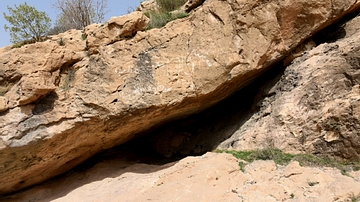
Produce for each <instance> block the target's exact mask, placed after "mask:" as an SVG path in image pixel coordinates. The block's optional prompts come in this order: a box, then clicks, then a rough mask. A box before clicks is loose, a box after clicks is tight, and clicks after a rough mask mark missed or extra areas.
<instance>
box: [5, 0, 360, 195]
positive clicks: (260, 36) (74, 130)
mask: <svg viewBox="0 0 360 202" xmlns="http://www.w3.org/2000/svg"><path fill="white" fill-rule="evenodd" d="M359 6H360V3H359V2H358V1H356V0H345V1H344V0H342V1H334V0H326V1H315V0H314V1H308V0H298V1H295V2H289V1H265V2H264V1H258V0H253V1H242V0H237V1H236V0H228V1H223V0H207V1H205V2H204V3H203V5H201V6H200V7H198V8H197V9H196V10H194V12H192V14H191V15H190V16H189V17H187V18H185V19H181V20H176V21H173V22H170V23H169V24H168V25H167V26H165V27H164V28H161V29H153V30H149V31H146V32H143V31H141V28H142V27H145V25H146V22H147V19H146V17H145V16H144V15H143V14H141V13H140V12H135V13H132V14H130V15H129V16H127V17H126V16H125V17H124V16H121V17H119V18H113V19H112V21H111V23H106V24H104V25H103V26H101V25H90V26H89V27H88V28H86V30H85V33H82V32H81V31H69V32H68V33H67V34H64V35H62V36H61V37H60V38H59V36H54V37H53V39H51V40H48V41H46V42H42V43H36V44H31V45H26V46H24V47H22V48H20V49H13V50H11V51H6V52H2V53H1V54H0V58H1V63H0V73H1V74H0V86H1V87H4V86H5V87H6V88H8V87H9V86H10V87H9V90H7V91H6V92H5V93H4V96H3V97H4V98H2V99H1V102H0V104H1V105H0V110H1V111H2V112H1V114H0V115H1V116H0V134H1V136H0V137H1V139H0V148H1V150H0V156H1V158H0V184H1V185H0V193H1V194H2V193H8V192H12V191H16V190H19V189H21V188H24V187H27V186H30V185H33V184H36V183H39V182H41V181H44V180H46V179H48V178H50V177H53V176H55V175H58V174H60V173H63V172H65V171H67V170H69V169H71V168H72V167H74V166H75V165H77V164H79V163H81V162H83V161H84V160H85V159H87V158H89V157H90V156H92V155H93V154H95V153H97V152H99V151H102V150H105V149H107V148H110V147H113V146H115V145H118V144H121V143H124V142H126V141H128V140H130V139H132V138H133V137H134V136H135V134H137V133H138V132H140V131H144V130H146V129H149V128H151V127H152V126H155V125H157V124H160V123H163V122H165V121H169V120H171V119H174V118H178V117H181V116H184V115H188V114H191V113H194V112H198V111H200V110H202V109H204V108H206V107H208V106H211V105H213V104H214V103H217V102H218V101H219V100H222V99H224V98H225V97H227V96H228V95H229V94H231V93H232V92H234V91H235V90H237V89H239V88H241V87H243V86H244V85H246V84H247V83H248V82H249V81H250V80H252V79H253V78H254V77H256V76H257V75H258V74H259V73H261V72H263V71H264V70H266V69H267V68H268V67H269V66H270V65H272V64H273V63H274V62H276V61H279V60H280V59H281V58H283V57H284V56H286V55H287V54H288V53H289V52H290V51H291V50H292V49H294V48H295V47H296V46H297V45H298V44H300V43H301V42H302V41H304V40H305V39H306V38H308V37H310V36H311V35H312V34H313V33H315V32H316V31H318V30H320V29H321V28H323V27H325V26H327V25H329V24H331V23H332V22H333V21H334V20H336V19H338V18H340V17H341V16H343V15H344V14H346V13H347V12H350V11H353V10H355V9H358V7H359ZM122 23H123V24H122ZM114 33H115V34H114ZM98 35H99V38H101V39H102V40H101V41H99V40H97V39H96V37H97V36H98ZM62 42H64V43H62Z"/></svg>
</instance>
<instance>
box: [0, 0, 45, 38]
mask: <svg viewBox="0 0 360 202" xmlns="http://www.w3.org/2000/svg"><path fill="white" fill-rule="evenodd" d="M7 9H8V11H9V15H6V13H3V15H4V18H5V20H7V21H8V22H9V24H10V25H9V26H8V25H5V26H4V29H5V31H8V32H9V33H10V37H11V39H10V41H11V42H12V43H19V42H22V41H27V40H34V41H35V42H37V41H41V39H42V37H44V36H46V34H47V33H48V31H49V29H50V27H51V20H50V18H49V17H48V15H47V14H46V13H45V12H39V11H37V10H36V9H35V8H34V7H31V6H29V5H27V3H26V2H25V3H24V4H20V5H19V6H16V5H15V8H12V7H10V6H8V7H7Z"/></svg>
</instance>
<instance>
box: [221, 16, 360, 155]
mask: <svg viewBox="0 0 360 202" xmlns="http://www.w3.org/2000/svg"><path fill="white" fill-rule="evenodd" d="M359 24H360V17H357V18H355V19H354V20H352V21H351V22H349V23H347V24H345V25H344V26H343V27H342V28H341V29H342V31H343V32H344V34H345V35H344V36H345V38H343V39H340V40H338V41H336V42H333V43H324V44H321V45H319V46H318V47H316V48H314V49H312V50H311V51H308V52H305V53H304V55H303V56H302V57H300V58H297V59H295V60H294V61H293V64H292V65H290V66H289V67H287V68H286V70H285V72H284V74H283V75H282V76H281V78H280V79H279V81H278V82H276V84H275V85H273V83H274V81H273V82H270V84H271V83H272V84H271V85H268V86H266V87H264V88H263V89H262V90H261V91H260V92H261V93H260V95H259V97H260V98H261V99H259V100H257V103H256V108H258V109H259V110H258V111H257V112H256V113H255V114H253V115H252V117H251V118H250V119H249V120H248V121H246V122H245V123H244V124H243V125H242V126H241V127H239V129H238V130H237V131H236V132H235V133H234V135H233V136H232V137H231V138H230V139H228V140H226V141H225V142H224V143H222V145H221V146H220V147H221V148H232V149H253V148H259V147H266V146H275V147H277V148H280V149H282V150H285V151H291V152H305V153H314V154H321V155H327V156H335V157H341V158H345V159H352V160H359V159H360V132H359V131H360V57H359V55H360V31H359V28H356V29H357V30H356V29H354V27H359ZM356 25H357V26H356ZM337 32H339V30H338V31H337Z"/></svg>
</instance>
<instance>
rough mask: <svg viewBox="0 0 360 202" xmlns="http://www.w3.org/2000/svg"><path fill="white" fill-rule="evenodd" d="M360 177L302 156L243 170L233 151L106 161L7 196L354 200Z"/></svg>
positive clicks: (15, 201)
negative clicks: (310, 163) (302, 160)
mask: <svg viewBox="0 0 360 202" xmlns="http://www.w3.org/2000/svg"><path fill="white" fill-rule="evenodd" d="M359 181H360V171H356V172H349V173H348V176H346V175H342V174H341V172H340V170H338V169H334V168H311V167H301V166H299V163H298V162H296V161H294V162H291V163H290V164H289V165H287V166H279V165H276V164H275V163H274V162H273V161H255V162H253V163H251V164H249V165H247V166H246V167H245V172H242V171H241V170H240V168H239V165H238V162H237V159H235V158H234V157H233V156H231V155H229V154H214V153H206V154H205V155H203V156H201V157H187V158H185V159H182V160H181V161H179V162H176V163H169V164H165V165H147V164H136V163H131V162H127V161H124V160H122V159H117V160H116V159H112V160H106V161H103V162H101V163H99V164H96V165H95V166H94V167H92V168H91V169H89V170H86V171H85V172H74V173H72V174H69V175H67V176H66V177H64V178H62V179H57V180H55V181H52V182H50V183H46V184H44V185H41V186H37V187H34V188H33V189H31V190H27V191H25V192H21V193H18V194H16V195H13V196H11V197H7V198H3V199H2V201H3V202H27V201H58V202H62V201H64V202H68V201H84V202H86V201H92V202H100V201H129V202H132V201H134V202H137V201H184V202H188V201H214V202H219V201H221V202H237V201H319V202H320V201H321V202H322V201H323V202H328V201H352V200H354V199H356V198H357V197H360V191H359V186H360V182H359Z"/></svg>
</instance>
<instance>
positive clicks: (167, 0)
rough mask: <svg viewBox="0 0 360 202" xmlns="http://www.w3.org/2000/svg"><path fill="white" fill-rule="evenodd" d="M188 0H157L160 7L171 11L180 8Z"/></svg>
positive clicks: (165, 10)
mask: <svg viewBox="0 0 360 202" xmlns="http://www.w3.org/2000/svg"><path fill="white" fill-rule="evenodd" d="M186 1H187V0H156V3H157V4H158V5H159V7H160V9H161V10H162V11H164V12H170V11H173V10H176V9H179V8H180V7H181V6H182V5H184V4H185V3H186Z"/></svg>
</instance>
